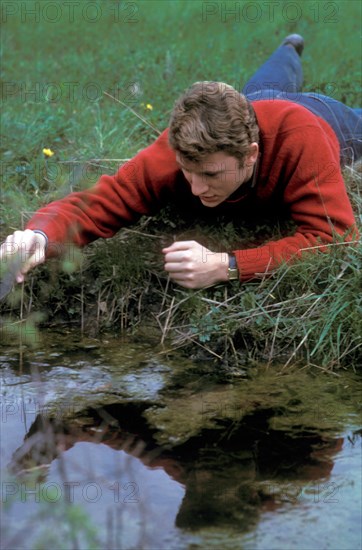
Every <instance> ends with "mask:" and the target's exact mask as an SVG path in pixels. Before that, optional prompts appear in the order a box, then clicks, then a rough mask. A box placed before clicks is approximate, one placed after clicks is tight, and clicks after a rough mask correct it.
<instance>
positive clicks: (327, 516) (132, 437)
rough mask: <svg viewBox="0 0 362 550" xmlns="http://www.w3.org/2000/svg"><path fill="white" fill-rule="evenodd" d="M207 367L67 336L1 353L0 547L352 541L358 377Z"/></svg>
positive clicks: (132, 346)
mask: <svg viewBox="0 0 362 550" xmlns="http://www.w3.org/2000/svg"><path fill="white" fill-rule="evenodd" d="M213 369H215V366H212V367H211V366H210V365H206V366H205V365H199V366H197V368H196V367H195V365H194V364H193V363H192V362H190V361H189V360H187V359H185V358H182V357H179V356H177V355H174V354H171V355H166V356H165V355H162V354H160V353H159V350H157V348H155V346H153V345H149V344H147V343H145V342H141V343H135V342H128V341H125V340H122V341H121V340H108V341H103V342H100V341H96V340H86V341H84V340H80V338H79V335H77V334H74V333H69V334H63V335H59V334H56V333H53V334H51V333H47V334H46V336H45V337H44V338H43V339H42V341H40V342H39V343H38V344H37V345H36V346H35V347H34V348H27V347H22V348H21V349H20V350H19V348H18V347H16V346H4V347H3V349H2V352H1V390H2V406H1V409H2V410H1V414H2V422H1V456H2V462H1V475H2V532H3V535H2V541H1V544H2V546H1V548H4V549H5V548H9V549H10V548H14V549H15V548H16V549H23V548H24V549H32V548H50V547H53V548H57V549H58V548H71V549H75V548H82V549H88V548H107V549H108V548H109V549H112V548H114V549H116V548H117V549H120V548H123V549H136V548H137V549H138V548H142V549H165V550H169V549H189V550H194V549H202V548H205V549H206V548H220V549H221V548H222V549H230V550H231V549H260V550H264V549H265V550H266V549H283V548H285V549H289V548H300V549H305V548H308V549H314V548H316V549H317V548H318V549H319V548H326V549H346V550H347V549H348V550H349V549H359V548H361V546H362V545H361V511H362V510H361V492H362V479H361V471H362V453H361V431H360V421H361V418H360V413H361V405H360V402H361V400H360V385H359V384H360V380H359V379H358V377H357V376H356V375H354V374H353V373H352V374H351V373H349V372H345V371H341V372H338V373H337V374H331V373H325V372H323V371H319V372H317V374H315V375H313V376H312V375H310V374H308V373H307V372H306V370H305V369H297V370H294V371H293V372H292V373H291V374H289V373H288V374H287V373H285V372H283V373H281V371H279V373H278V369H277V368H276V369H275V370H274V371H272V372H271V371H270V369H267V370H265V368H263V367H260V369H256V370H254V371H253V375H252V377H251V379H244V380H239V379H236V380H234V381H230V380H228V381H222V380H220V377H218V378H215V377H214V376H213V374H212V370H213ZM236 390H237V393H235V391H236ZM243 392H244V393H243ZM283 392H284V393H283ZM315 395H317V396H319V397H318V398H317V399H316V397H315ZM235 396H237V399H241V401H242V404H241V405H240V403H241V402H240V401H237V403H238V404H239V407H238V408H236V407H235V403H236V401H235V399H236V397H235ZM309 398H310V399H311V401H308V399H309ZM310 403H314V405H313V410H310V409H311V405H310ZM306 409H308V411H307V412H306ZM200 411H201V413H200ZM308 412H309V413H311V414H310V415H308V414H307V413H308Z"/></svg>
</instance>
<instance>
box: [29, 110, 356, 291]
mask: <svg viewBox="0 0 362 550" xmlns="http://www.w3.org/2000/svg"><path fill="white" fill-rule="evenodd" d="M253 107H254V109H255V113H256V116H257V120H258V125H259V128H260V153H261V154H260V159H259V165H258V170H257V175H256V183H255V187H254V189H253V193H252V196H253V198H252V199H250V197H248V195H246V197H245V196H243V195H242V194H240V193H239V197H238V193H236V194H235V196H233V197H230V198H229V199H228V200H227V201H225V203H224V204H223V205H222V206H224V207H227V208H228V209H229V210H228V211H230V212H232V214H233V215H235V214H236V215H238V214H239V213H240V216H242V215H243V210H244V212H245V211H248V213H249V215H250V209H252V210H253V211H255V213H258V212H259V211H260V210H261V209H263V208H265V207H266V206H267V208H270V209H273V208H275V207H278V206H281V205H283V206H285V207H287V208H288V209H289V212H290V216H291V218H292V219H293V220H294V221H295V222H296V224H297V230H296V232H295V234H294V235H293V236H290V237H285V238H283V239H280V240H277V241H273V242H269V243H268V244H265V245H264V246H260V247H257V248H250V249H244V250H235V251H234V252H235V254H236V259H237V263H238V267H239V270H240V274H241V279H242V280H247V279H250V278H253V277H254V276H256V275H257V274H263V273H265V272H266V271H270V270H272V269H274V268H276V267H277V266H278V265H279V264H280V263H281V262H283V261H284V260H289V259H290V258H292V257H293V256H295V255H296V254H297V255H300V254H301V251H302V250H303V249H306V248H309V247H313V246H316V245H317V244H319V243H330V242H332V241H333V240H334V233H338V234H344V233H345V232H346V230H347V229H349V228H350V227H351V226H353V225H354V223H355V221H354V216H353V212H352V207H351V204H350V202H349V199H348V196H347V193H346V189H345V185H344V181H343V178H342V173H341V169H340V160H339V144H338V140H337V137H336V135H335V134H334V132H333V130H332V129H331V127H330V126H329V125H328V124H327V123H326V122H325V121H324V120H322V119H321V118H319V117H317V116H315V115H314V114H313V113H311V112H310V111H308V110H307V109H306V108H304V107H302V106H300V105H297V104H294V103H292V102H289V101H282V100H272V101H257V102H254V103H253ZM167 136H168V130H165V131H164V132H163V133H162V135H161V136H160V137H159V138H158V139H157V140H156V141H155V142H154V143H153V144H152V145H150V146H149V147H147V148H146V149H144V150H143V151H141V152H140V153H138V154H137V155H136V156H135V157H134V158H133V159H132V160H131V161H129V162H127V163H126V164H125V165H123V166H122V167H121V168H120V169H119V170H118V172H117V173H116V174H115V175H114V176H108V175H104V176H101V178H100V179H99V181H98V183H97V184H96V185H95V186H94V187H92V188H90V189H88V190H85V191H80V192H76V193H72V194H70V195H68V196H67V197H65V198H64V199H62V200H59V201H55V202H53V203H50V204H49V205H48V206H46V207H44V208H42V209H40V210H39V211H38V212H37V213H36V214H35V215H34V217H33V218H32V219H31V220H30V222H29V223H28V225H27V228H29V229H40V230H42V231H44V232H45V233H46V235H47V236H48V238H49V244H48V250H47V255H48V257H49V256H53V255H56V254H57V253H58V252H59V250H60V249H62V247H61V246H60V243H68V242H72V243H75V244H76V245H79V246H84V245H86V244H87V243H89V242H91V241H93V240H95V239H97V238H99V237H103V238H108V237H112V236H113V235H114V234H115V233H116V232H117V231H118V230H119V229H120V228H122V227H124V226H126V225H129V224H130V223H133V222H135V221H136V220H137V219H138V218H139V217H140V216H141V215H144V214H146V215H151V214H153V213H155V212H157V211H158V210H159V209H160V207H161V206H162V205H163V204H165V203H167V202H168V201H172V200H173V201H176V203H177V202H178V201H179V200H181V198H182V199H183V202H185V199H186V201H190V204H191V203H194V202H195V197H193V195H192V194H191V191H190V187H189V184H188V183H187V180H186V179H185V178H184V176H183V174H182V172H181V170H180V168H179V166H178V164H177V163H176V159H175V153H174V152H173V151H172V149H171V148H170V147H169V144H168V137H167ZM240 190H242V186H241V188H240ZM198 202H199V201H198ZM204 208H205V207H204ZM245 208H246V209H247V210H245ZM214 210H216V209H214Z"/></svg>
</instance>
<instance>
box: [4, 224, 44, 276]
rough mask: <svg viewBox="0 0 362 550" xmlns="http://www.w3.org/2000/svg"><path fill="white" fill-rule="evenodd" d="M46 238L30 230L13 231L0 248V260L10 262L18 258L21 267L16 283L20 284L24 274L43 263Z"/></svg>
mask: <svg viewBox="0 0 362 550" xmlns="http://www.w3.org/2000/svg"><path fill="white" fill-rule="evenodd" d="M46 244H47V243H46V238H45V237H44V235H42V234H41V233H35V232H34V231H32V230H31V229H25V231H15V232H14V233H13V234H12V235H9V236H8V237H7V238H6V240H5V241H4V242H3V243H2V245H1V246H0V260H1V261H2V262H3V261H7V262H11V261H12V260H13V259H15V258H17V257H18V256H20V258H21V267H20V269H19V271H18V272H17V274H16V281H17V282H18V283H22V282H23V281H24V278H25V277H24V276H25V274H26V273H27V272H28V271H29V270H30V269H32V268H33V267H35V266H36V265H39V264H41V263H43V262H44V261H45V248H46Z"/></svg>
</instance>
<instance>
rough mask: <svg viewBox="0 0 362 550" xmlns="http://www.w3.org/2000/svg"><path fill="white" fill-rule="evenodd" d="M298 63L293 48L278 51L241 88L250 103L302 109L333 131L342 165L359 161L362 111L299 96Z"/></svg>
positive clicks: (321, 97) (305, 94) (309, 94)
mask: <svg viewBox="0 0 362 550" xmlns="http://www.w3.org/2000/svg"><path fill="white" fill-rule="evenodd" d="M302 84H303V71H302V65H301V60H300V57H299V55H298V54H297V52H296V51H295V49H294V48H293V47H292V46H287V45H284V46H283V45H282V46H279V48H277V49H276V50H275V51H274V53H273V54H272V55H271V56H270V57H269V59H267V61H266V62H265V63H264V64H263V65H262V66H261V67H260V68H259V69H258V70H257V71H256V73H255V74H254V75H253V76H252V77H251V78H250V79H249V80H248V82H247V83H246V84H245V86H244V87H243V90H242V92H243V93H244V94H245V95H246V96H247V98H248V99H249V100H250V101H252V102H253V101H258V100H260V99H286V100H288V101H293V102H294V103H298V104H299V105H303V106H304V107H306V108H307V109H309V111H312V113H314V114H316V115H317V116H320V117H321V118H323V119H324V120H325V121H326V122H328V124H329V125H330V126H331V127H332V128H333V130H334V132H335V134H336V135H337V137H338V141H339V144H340V148H341V164H342V165H346V164H351V163H352V162H354V161H356V160H357V159H359V158H361V157H362V109H351V108H350V107H347V105H344V103H341V102H340V101H337V100H336V99H333V98H331V97H328V96H326V95H322V94H320V93H313V92H303V93H302V92H301V89H302Z"/></svg>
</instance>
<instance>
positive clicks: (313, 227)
mask: <svg viewBox="0 0 362 550" xmlns="http://www.w3.org/2000/svg"><path fill="white" fill-rule="evenodd" d="M279 145H280V147H279V149H278V159H277V161H276V162H274V166H273V162H272V159H269V163H270V166H271V170H270V177H269V180H270V181H269V183H268V185H270V186H271V187H273V188H274V189H275V190H276V192H278V193H280V194H281V201H282V203H283V204H284V205H286V207H287V208H288V209H289V212H290V215H291V218H292V219H293V220H294V221H295V223H296V225H297V229H296V231H295V233H294V235H292V236H290V237H285V238H283V239H279V240H277V241H271V242H269V243H267V244H265V245H263V246H260V247H257V248H250V249H247V250H235V251H234V253H235V255H236V259H237V263H238V267H239V271H240V278H241V280H248V279H252V278H254V277H257V276H262V275H263V274H265V273H268V272H270V271H273V270H274V269H275V268H277V267H278V266H279V265H280V264H281V263H283V262H285V261H292V260H294V259H296V258H298V257H300V256H301V255H302V254H303V253H304V252H306V251H308V250H309V251H310V250H316V249H319V250H326V247H323V246H322V245H323V244H327V243H332V242H334V241H335V239H336V236H337V235H340V236H341V235H345V236H346V239H348V240H350V239H352V238H353V237H357V228H356V225H355V220H354V215H353V211H352V207H351V204H350V201H349V198H348V195H347V192H346V188H345V184H344V181H343V177H342V173H341V168H340V164H339V145H338V142H337V139H336V138H335V137H334V134H333V135H332V134H330V133H329V130H328V129H327V132H326V131H323V128H321V127H320V126H317V125H314V126H310V127H309V126H306V127H303V129H302V128H300V129H299V131H298V132H297V133H296V132H289V133H287V134H286V135H284V136H282V140H281V142H280V144H279ZM279 167H282V168H280V169H279ZM273 168H275V170H274V172H273ZM281 180H283V181H285V182H286V183H284V184H283V183H282V184H281ZM277 190H278V191H277ZM315 247H317V248H315Z"/></svg>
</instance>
